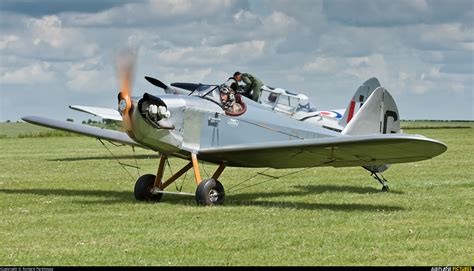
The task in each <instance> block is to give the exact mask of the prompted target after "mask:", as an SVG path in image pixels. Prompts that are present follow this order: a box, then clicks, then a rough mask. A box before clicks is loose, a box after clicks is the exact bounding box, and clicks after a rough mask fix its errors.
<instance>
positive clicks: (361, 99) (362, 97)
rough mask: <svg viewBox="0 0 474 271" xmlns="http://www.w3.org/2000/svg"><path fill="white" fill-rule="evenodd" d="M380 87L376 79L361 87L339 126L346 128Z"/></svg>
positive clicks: (371, 79)
mask: <svg viewBox="0 0 474 271" xmlns="http://www.w3.org/2000/svg"><path fill="white" fill-rule="evenodd" d="M378 87H380V82H379V80H377V78H375V77H372V78H370V79H369V80H367V81H365V82H364V83H363V84H362V86H360V87H359V88H358V89H357V91H356V92H355V93H354V96H353V97H352V99H351V101H350V102H349V105H348V106H347V108H346V111H345V112H344V115H343V116H342V118H341V120H340V121H339V125H341V126H342V127H345V126H346V125H347V124H348V123H349V122H350V121H351V120H352V119H353V117H354V116H355V115H356V113H357V112H358V111H359V110H360V109H361V108H362V106H363V105H364V103H365V102H366V101H367V99H368V98H369V97H370V95H371V94H372V92H374V90H375V89H376V88H378Z"/></svg>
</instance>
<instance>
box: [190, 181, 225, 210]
mask: <svg viewBox="0 0 474 271" xmlns="http://www.w3.org/2000/svg"><path fill="white" fill-rule="evenodd" d="M224 200H225V191H224V186H223V185H222V184H221V183H220V182H219V181H217V180H214V179H208V180H204V181H202V182H201V183H200V184H199V185H198V187H197V189H196V203H197V204H198V205H203V206H209V205H221V204H223V203H224Z"/></svg>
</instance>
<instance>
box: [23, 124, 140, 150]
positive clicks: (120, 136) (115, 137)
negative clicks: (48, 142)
mask: <svg viewBox="0 0 474 271" xmlns="http://www.w3.org/2000/svg"><path fill="white" fill-rule="evenodd" d="M21 119H22V120H24V121H26V122H29V123H32V124H36V125H40V126H44V127H48V128H53V129H58V130H63V131H67V132H72V133H77V134H81V135H85V136H90V137H95V138H100V139H106V140H110V141H114V142H118V143H123V144H126V145H131V146H139V147H142V148H146V147H144V146H142V145H140V144H139V143H137V142H136V141H134V140H133V139H131V138H130V137H129V136H128V135H127V134H126V133H123V132H119V131H114V130H108V129H101V128H98V127H92V126H89V125H83V124H74V123H71V122H66V121H59V120H53V119H48V118H43V117H37V116H27V117H23V118H21Z"/></svg>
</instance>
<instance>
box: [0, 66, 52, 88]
mask: <svg viewBox="0 0 474 271" xmlns="http://www.w3.org/2000/svg"><path fill="white" fill-rule="evenodd" d="M50 66H51V65H50V64H49V63H47V62H36V63H33V64H31V65H29V66H26V67H22V68H19V69H17V70H13V71H8V72H6V73H4V74H2V75H1V76H0V84H13V85H35V84H43V83H49V82H52V81H53V80H55V78H56V76H55V72H53V71H51V70H50Z"/></svg>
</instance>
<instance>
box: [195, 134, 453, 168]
mask: <svg viewBox="0 0 474 271" xmlns="http://www.w3.org/2000/svg"><path fill="white" fill-rule="evenodd" d="M446 149H447V147H446V145H444V144H443V143H441V142H439V141H436V140H433V139H429V138H426V137H423V136H419V135H406V134H383V135H371V136H342V137H331V138H319V139H306V140H291V141H282V142H269V143H265V144H261V143H259V144H252V145H234V146H227V147H222V148H207V149H201V150H199V155H202V156H206V157H207V158H208V159H216V160H225V161H227V162H228V165H231V166H232V165H233V166H242V167H272V168H302V167H317V166H334V167H350V166H372V165H381V164H396V163H406V162H415V161H420V160H425V159H430V158H432V157H435V156H437V155H439V154H441V153H443V152H444V151H446Z"/></svg>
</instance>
